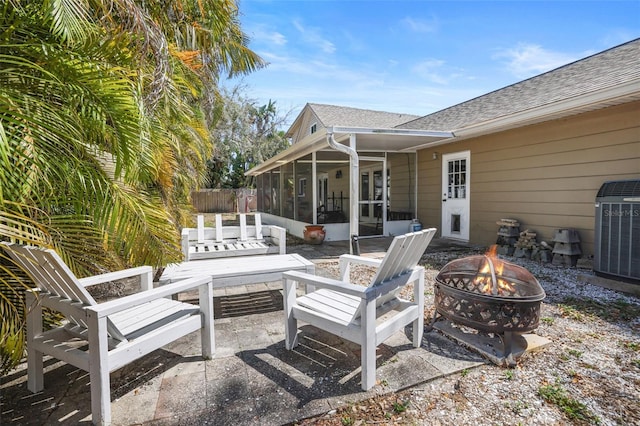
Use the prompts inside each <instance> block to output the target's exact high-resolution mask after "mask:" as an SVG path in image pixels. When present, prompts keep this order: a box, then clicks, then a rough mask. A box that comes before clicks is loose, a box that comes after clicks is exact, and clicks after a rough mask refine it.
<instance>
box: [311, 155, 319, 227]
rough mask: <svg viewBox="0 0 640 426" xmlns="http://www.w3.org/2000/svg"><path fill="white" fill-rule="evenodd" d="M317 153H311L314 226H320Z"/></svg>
mask: <svg viewBox="0 0 640 426" xmlns="http://www.w3.org/2000/svg"><path fill="white" fill-rule="evenodd" d="M316 166H317V165H316V152H315V151H313V152H312V153H311V200H312V203H311V214H312V215H313V220H312V221H311V223H312V224H314V225H317V224H318V174H317V167H316Z"/></svg>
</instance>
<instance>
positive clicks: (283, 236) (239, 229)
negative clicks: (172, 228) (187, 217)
mask: <svg viewBox="0 0 640 426" xmlns="http://www.w3.org/2000/svg"><path fill="white" fill-rule="evenodd" d="M254 218H255V225H250V226H247V215H245V214H240V215H239V219H240V225H239V226H237V225H236V226H229V225H227V226H223V225H222V215H221V214H216V226H215V227H214V228H210V227H205V226H204V216H202V215H198V227H197V228H184V229H183V230H182V253H183V254H184V259H185V260H186V261H189V260H197V259H214V258H219V257H231V256H252V255H256V254H285V253H286V252H287V231H286V230H285V229H284V228H281V227H279V226H275V225H262V219H261V218H260V215H259V214H256V215H254Z"/></svg>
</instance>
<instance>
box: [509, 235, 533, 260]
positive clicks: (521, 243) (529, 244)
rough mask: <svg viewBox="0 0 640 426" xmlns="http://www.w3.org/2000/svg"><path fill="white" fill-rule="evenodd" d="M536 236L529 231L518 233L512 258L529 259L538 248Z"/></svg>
mask: <svg viewBox="0 0 640 426" xmlns="http://www.w3.org/2000/svg"><path fill="white" fill-rule="evenodd" d="M537 237H538V234H536V233H535V232H533V231H530V230H529V229H526V230H524V231H522V232H520V238H518V241H516V244H515V247H516V250H515V251H514V253H513V256H514V257H526V258H527V259H531V253H532V252H533V250H535V249H537V248H538V241H537V240H536V239H537Z"/></svg>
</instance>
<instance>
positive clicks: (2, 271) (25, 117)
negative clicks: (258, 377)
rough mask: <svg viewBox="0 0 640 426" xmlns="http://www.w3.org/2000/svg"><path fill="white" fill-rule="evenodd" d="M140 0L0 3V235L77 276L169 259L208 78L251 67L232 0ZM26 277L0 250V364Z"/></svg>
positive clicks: (194, 170) (204, 120)
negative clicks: (163, 3) (38, 250)
mask: <svg viewBox="0 0 640 426" xmlns="http://www.w3.org/2000/svg"><path fill="white" fill-rule="evenodd" d="M149 3H154V5H155V2H143V1H139V2H136V1H134V0H103V1H100V0H93V1H89V2H87V1H86V0H67V1H65V2H59V1H53V0H44V1H42V0H8V1H7V2H6V3H5V5H4V7H3V8H1V9H0V240H6V241H14V242H19V243H27V244H34V245H40V246H44V247H52V248H55V249H56V250H57V251H58V253H60V255H61V256H62V257H63V259H64V260H65V261H66V262H67V263H68V264H69V265H70V267H71V268H72V269H73V270H74V272H75V273H76V274H78V275H80V276H82V275H86V274H92V273H96V272H100V271H105V270H110V269H113V268H117V267H123V266H133V265H139V264H151V265H154V266H157V267H160V266H162V265H165V264H166V263H168V262H170V261H176V260H178V259H179V257H180V251H179V245H178V228H179V227H180V225H181V224H182V223H184V221H185V220H186V218H187V217H188V214H187V213H188V212H189V193H190V190H191V189H193V188H195V187H196V186H197V185H198V184H199V179H200V178H201V176H203V174H204V162H205V159H206V158H208V157H209V156H210V153H211V149H212V147H211V144H210V142H209V136H208V131H207V128H208V125H209V124H210V122H211V120H212V119H213V118H215V114H214V112H213V111H214V109H215V108H214V107H216V102H215V99H216V93H217V92H216V90H215V89H213V88H212V87H215V85H216V84H217V81H218V78H219V75H220V73H221V72H222V71H223V70H226V71H228V72H230V73H232V74H233V73H241V72H250V71H253V70H255V69H257V68H259V67H260V66H262V65H263V62H262V60H261V59H260V58H259V57H258V56H257V55H255V54H254V53H253V52H251V51H250V50H249V49H248V48H247V46H246V45H247V40H246V37H245V36H244V35H243V33H242V31H241V30H240V26H239V23H238V21H237V13H238V11H237V8H236V7H235V2H233V1H226V0H223V1H219V0H199V1H190V2H186V1H179V0H176V1H175V2H173V3H172V4H171V5H170V6H169V11H168V12H165V13H164V14H163V13H162V10H160V9H159V7H160V6H154V7H157V8H158V9H157V10H155V9H148V8H146V7H148V5H149ZM178 12H179V13H178ZM185 22H188V23H189V24H185ZM28 285H29V281H28V279H26V277H25V276H24V275H23V274H21V271H19V269H18V268H16V267H15V265H13V264H12V262H11V261H10V260H9V259H8V257H7V256H6V255H5V254H4V252H3V251H1V250H0V315H1V317H2V324H1V325H0V371H3V370H4V369H6V368H9V367H10V366H11V365H13V364H14V363H15V362H17V361H18V360H19V359H20V358H21V356H22V352H23V343H22V342H23V341H24V338H23V333H22V327H23V318H24V306H23V302H22V298H21V291H20V289H21V288H24V287H27V286H28Z"/></svg>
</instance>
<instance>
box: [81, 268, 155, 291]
mask: <svg viewBox="0 0 640 426" xmlns="http://www.w3.org/2000/svg"><path fill="white" fill-rule="evenodd" d="M135 276H140V280H141V287H142V289H143V290H149V289H151V285H152V281H153V268H152V267H151V266H138V267H136V268H129V269H124V270H122V271H115V272H107V273H106V274H100V275H94V276H92V277H87V278H80V279H78V281H79V282H80V284H81V285H82V286H83V287H89V286H92V285H96V284H104V283H108V282H111V281H116V280H121V279H123V278H131V277H135Z"/></svg>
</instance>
